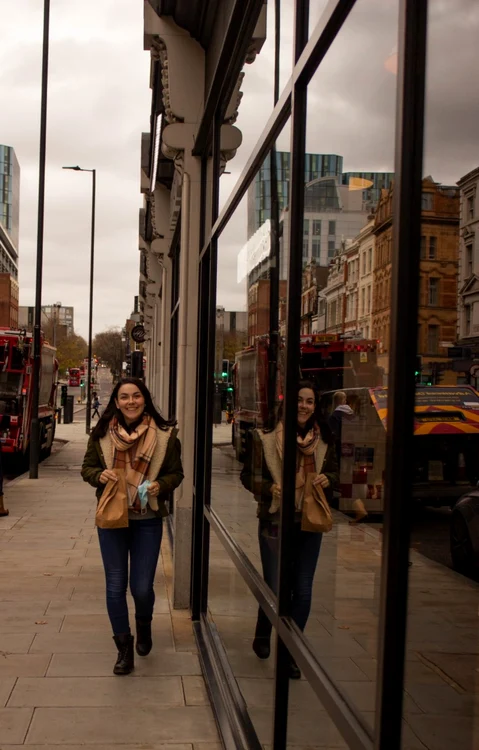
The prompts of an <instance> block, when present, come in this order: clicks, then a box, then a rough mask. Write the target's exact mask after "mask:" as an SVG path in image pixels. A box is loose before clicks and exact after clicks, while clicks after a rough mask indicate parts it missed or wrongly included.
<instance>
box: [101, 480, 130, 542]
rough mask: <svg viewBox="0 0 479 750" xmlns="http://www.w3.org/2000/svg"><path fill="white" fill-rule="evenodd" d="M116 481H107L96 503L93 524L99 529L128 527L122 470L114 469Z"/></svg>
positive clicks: (126, 498) (126, 501)
mask: <svg viewBox="0 0 479 750" xmlns="http://www.w3.org/2000/svg"><path fill="white" fill-rule="evenodd" d="M114 471H115V473H116V475H117V476H118V481H117V482H114V481H113V480H112V479H109V480H108V482H107V484H106V487H105V489H104V490H103V494H102V496H101V497H100V500H99V501H98V506H97V509H96V514H95V523H96V525H97V526H98V527H99V528H100V529H124V528H126V527H127V526H128V497H127V489H126V479H125V471H124V469H114Z"/></svg>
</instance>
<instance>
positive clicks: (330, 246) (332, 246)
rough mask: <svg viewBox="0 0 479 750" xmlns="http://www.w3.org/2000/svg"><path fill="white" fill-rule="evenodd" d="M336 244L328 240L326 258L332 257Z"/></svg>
mask: <svg viewBox="0 0 479 750" xmlns="http://www.w3.org/2000/svg"><path fill="white" fill-rule="evenodd" d="M335 245H336V243H335V241H334V240H328V258H332V257H333V255H334V251H335V249H336V247H335Z"/></svg>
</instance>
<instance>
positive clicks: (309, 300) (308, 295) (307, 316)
mask: <svg viewBox="0 0 479 750" xmlns="http://www.w3.org/2000/svg"><path fill="white" fill-rule="evenodd" d="M327 281H328V269H327V268H324V267H321V266H317V265H316V262H315V261H314V259H313V260H312V261H311V263H309V264H308V265H307V266H306V268H305V269H304V271H303V288H302V292H301V333H303V334H304V333H312V332H313V319H314V317H315V316H317V314H318V296H319V292H320V291H321V290H322V289H324V287H325V286H326V284H327Z"/></svg>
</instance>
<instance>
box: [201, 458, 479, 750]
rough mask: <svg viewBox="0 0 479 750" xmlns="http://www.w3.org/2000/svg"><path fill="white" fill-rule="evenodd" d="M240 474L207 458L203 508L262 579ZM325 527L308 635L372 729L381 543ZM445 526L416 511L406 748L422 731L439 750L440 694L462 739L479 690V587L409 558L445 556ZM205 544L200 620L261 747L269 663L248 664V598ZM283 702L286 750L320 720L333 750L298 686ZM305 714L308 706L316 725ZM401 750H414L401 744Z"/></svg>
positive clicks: (251, 615)
mask: <svg viewBox="0 0 479 750" xmlns="http://www.w3.org/2000/svg"><path fill="white" fill-rule="evenodd" d="M240 471H241V464H240V463H239V462H238V461H236V459H235V456H234V450H233V448H232V447H231V446H229V445H217V446H216V447H214V448H213V475H212V497H211V504H212V508H213V509H214V510H215V512H216V513H217V514H218V515H219V517H220V519H221V521H222V523H223V524H224V525H225V526H226V528H227V530H228V531H229V532H230V534H231V535H232V537H233V539H234V540H235V542H236V543H237V544H238V545H239V546H240V548H241V550H242V552H243V553H244V554H245V555H246V556H247V557H248V559H249V561H250V562H251V564H252V565H253V566H254V567H255V568H256V570H257V571H258V572H259V573H260V574H261V562H260V556H259V548H258V534H257V519H256V503H255V502H254V501H252V496H251V494H250V493H249V492H247V491H246V490H245V489H244V487H243V486H242V485H241V482H240ZM334 520H335V523H334V527H333V530H332V531H331V532H330V533H328V534H326V535H324V538H323V542H322V548H321V553H320V557H319V563H318V568H317V572H316V576H315V580H314V587H313V602H312V611H311V616H310V619H309V621H308V624H307V626H306V630H305V635H306V637H307V640H308V642H309V644H310V646H311V648H312V650H313V651H314V652H315V654H316V655H317V657H318V658H319V659H320V660H321V663H322V664H323V666H324V668H325V669H326V670H327V672H328V675H329V676H330V677H331V678H332V679H333V680H335V681H336V682H337V683H338V685H339V686H340V688H341V689H342V690H344V692H345V693H346V694H347V695H348V696H349V698H350V700H351V702H352V703H353V705H354V706H355V708H356V709H357V710H359V711H360V712H361V713H362V715H363V717H364V719H365V720H367V721H368V722H372V721H373V720H374V710H375V693H376V683H375V680H376V669H377V662H376V656H377V652H378V637H377V636H378V622H379V601H380V578H381V569H382V549H381V546H382V535H381V534H380V533H379V529H378V528H377V527H378V526H380V524H378V523H375V522H372V523H363V524H359V525H353V526H351V525H350V524H349V519H348V518H347V517H346V516H345V515H343V514H342V513H338V512H336V511H334ZM447 521H448V518H447V513H446V512H445V511H439V512H438V513H434V512H433V511H429V510H426V511H422V513H416V512H413V544H412V549H411V552H410V558H411V561H412V563H413V565H412V567H411V568H410V569H409V576H410V594H409V609H408V641H407V656H406V661H407V665H408V667H407V670H406V683H405V688H406V693H405V706H406V712H405V714H404V721H405V725H404V730H403V731H404V734H405V736H406V737H409V738H414V737H415V734H416V732H421V733H422V737H423V739H425V742H426V744H425V746H426V747H431V748H433V747H439V746H438V745H437V743H435V740H434V726H435V723H436V721H437V702H435V698H434V696H437V695H441V697H442V704H441V705H450V704H451V703H452V702H453V701H454V700H456V701H457V692H456V690H455V685H460V686H461V705H460V706H459V705H458V709H457V711H458V713H457V716H458V717H461V718H460V721H461V722H462V728H461V727H459V726H458V727H457V731H460V732H462V733H463V734H464V735H467V733H468V731H469V728H470V713H468V711H469V710H470V709H469V708H468V706H469V701H472V700H473V695H474V690H475V684H476V682H475V678H474V674H473V670H474V668H475V666H474V665H475V664H476V658H475V654H476V651H477V595H478V588H477V586H476V585H475V584H474V583H473V582H471V581H469V580H468V579H466V578H464V577H463V576H460V575H458V574H457V573H455V572H453V571H452V570H450V569H449V567H446V566H445V565H438V564H437V563H436V562H433V561H432V560H430V559H428V557H426V556H423V555H422V554H418V552H422V551H423V550H422V549H421V547H422V544H424V550H430V552H431V557H432V552H433V550H434V548H435V547H436V548H437V549H438V550H441V549H443V546H442V544H443V542H444V544H447V545H448V535H447V534H446V533H444V529H445V527H446V526H447ZM421 542H422V544H421ZM210 543H211V551H210V569H209V614H210V617H211V619H212V620H213V621H214V623H215V625H216V627H217V628H218V631H219V635H220V637H221V639H222V641H223V643H224V646H225V648H226V651H227V654H228V659H229V662H230V664H231V667H232V669H233V673H234V675H235V677H236V679H237V682H238V685H239V687H240V689H241V692H242V694H243V696H244V698H245V701H246V703H247V705H248V709H249V712H250V715H251V717H252V720H253V723H254V726H255V729H256V731H257V732H258V733H259V735H260V738H263V737H264V738H265V739H264V741H265V742H266V739H267V737H268V732H269V727H270V724H271V721H272V704H273V701H272V696H273V680H274V662H273V660H272V659H271V658H270V659H265V660H260V659H258V658H257V657H256V655H255V654H254V653H253V650H252V640H253V635H254V628H255V623H256V613H257V602H256V599H255V598H254V596H253V595H252V594H251V591H250V590H249V588H248V586H247V585H246V583H245V582H244V580H243V579H242V577H241V575H240V574H239V572H238V571H237V569H236V567H235V566H234V564H233V562H232V561H231V560H230V558H229V555H228V553H227V551H226V550H225V549H224V548H223V546H222V544H221V542H220V541H219V539H218V537H217V536H216V535H212V537H211V542H210ZM438 556H439V554H438ZM446 562H447V561H446ZM458 651H460V654H461V658H460V659H458V653H456V652H458ZM290 691H291V701H292V703H291V709H290V713H289V722H290V725H291V729H290V734H291V737H292V738H294V744H295V745H296V744H297V745H299V746H304V745H305V737H309V736H312V735H314V733H315V732H316V731H317V728H316V724H315V723H314V722H317V721H318V717H319V718H320V721H321V732H322V737H323V740H324V742H325V743H326V744H325V746H327V747H342V746H343V744H342V741H341V740H340V738H339V736H338V735H337V733H336V732H337V730H336V729H335V727H334V725H333V724H332V722H331V720H330V719H329V717H328V715H327V714H326V712H325V711H324V708H323V707H322V706H321V705H320V704H319V703H318V702H317V699H316V697H315V696H314V695H313V693H312V691H311V689H310V688H309V686H308V685H307V683H306V682H305V681H304V680H301V681H299V682H298V683H293V684H291V687H290ZM462 691H463V692H462ZM431 698H432V699H431ZM311 706H315V712H314V722H313V723H312V719H311ZM291 743H292V744H293V740H291ZM308 746H309V745H308ZM316 746H317V745H314V747H316ZM446 746H447V747H452V744H450V745H444V748H445V747H446ZM458 746H459V745H458ZM405 747H407V748H413V747H419V744H414V743H412V744H409V743H406V744H405ZM441 747H442V746H441Z"/></svg>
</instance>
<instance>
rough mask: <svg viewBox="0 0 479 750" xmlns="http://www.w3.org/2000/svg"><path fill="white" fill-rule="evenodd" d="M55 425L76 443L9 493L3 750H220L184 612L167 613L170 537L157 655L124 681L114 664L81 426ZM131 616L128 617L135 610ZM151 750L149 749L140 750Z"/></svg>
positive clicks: (4, 550)
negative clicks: (23, 748) (90, 749)
mask: <svg viewBox="0 0 479 750" xmlns="http://www.w3.org/2000/svg"><path fill="white" fill-rule="evenodd" d="M77 420H78V421H76V422H74V423H73V424H71V425H58V428H57V437H58V438H59V439H61V440H68V441H69V442H68V443H67V444H66V445H65V446H64V447H63V448H62V449H61V450H60V451H58V452H57V453H55V454H54V455H52V457H51V458H50V459H49V460H47V461H45V462H44V463H42V464H41V465H40V471H39V475H40V478H39V479H38V480H30V479H28V477H27V476H26V477H20V478H19V479H17V480H15V481H14V482H12V483H11V484H9V485H8V486H7V488H6V492H5V495H6V501H7V506H8V507H9V509H10V516H9V517H7V518H2V519H0V565H1V568H0V570H1V576H0V747H1V750H13V749H14V748H18V746H19V745H23V744H25V745H27V746H28V747H29V748H31V750H40V748H43V750H46V748H52V747H60V746H68V747H69V748H70V749H71V750H79V748H80V747H84V746H85V745H87V746H88V745H94V746H95V747H97V748H98V749H99V750H113V748H114V747H117V746H120V747H121V749H122V750H140V749H141V748H143V749H144V748H146V747H148V750H160V749H161V750H219V748H220V747H221V745H220V744H219V738H218V733H217V730H216V724H215V720H214V718H213V714H212V711H211V708H210V706H209V700H208V697H207V694H206V690H205V686H204V682H203V678H202V677H201V670H200V666H199V662H198V658H197V655H196V653H195V642H194V638H193V635H192V629H191V623H190V619H189V616H188V613H187V612H180V611H173V610H172V607H171V599H170V592H171V556H170V549H169V546H168V535H167V534H164V536H163V545H162V558H161V561H160V565H159V566H158V573H157V579H156V595H157V604H156V617H155V619H154V622H153V639H154V647H153V651H152V653H151V655H150V656H148V657H147V658H145V659H141V658H140V657H136V666H135V672H134V674H133V675H130V676H128V677H115V676H114V675H113V674H112V669H113V664H114V661H115V657H116V651H115V647H114V644H113V641H112V638H111V631H110V625H109V622H108V618H107V615H106V609H105V593H104V590H105V584H104V577H103V569H102V565H101V560H100V554H99V549H98V543H97V536H96V533H95V529H94V509H95V498H94V490H93V488H91V487H90V486H89V485H87V484H85V483H84V482H83V481H82V479H81V477H80V473H79V472H80V465H81V462H82V459H83V454H84V452H85V447H86V435H85V427H84V422H83V420H82V419H81V416H80V417H77ZM131 611H133V610H131ZM145 743H148V744H145Z"/></svg>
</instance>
